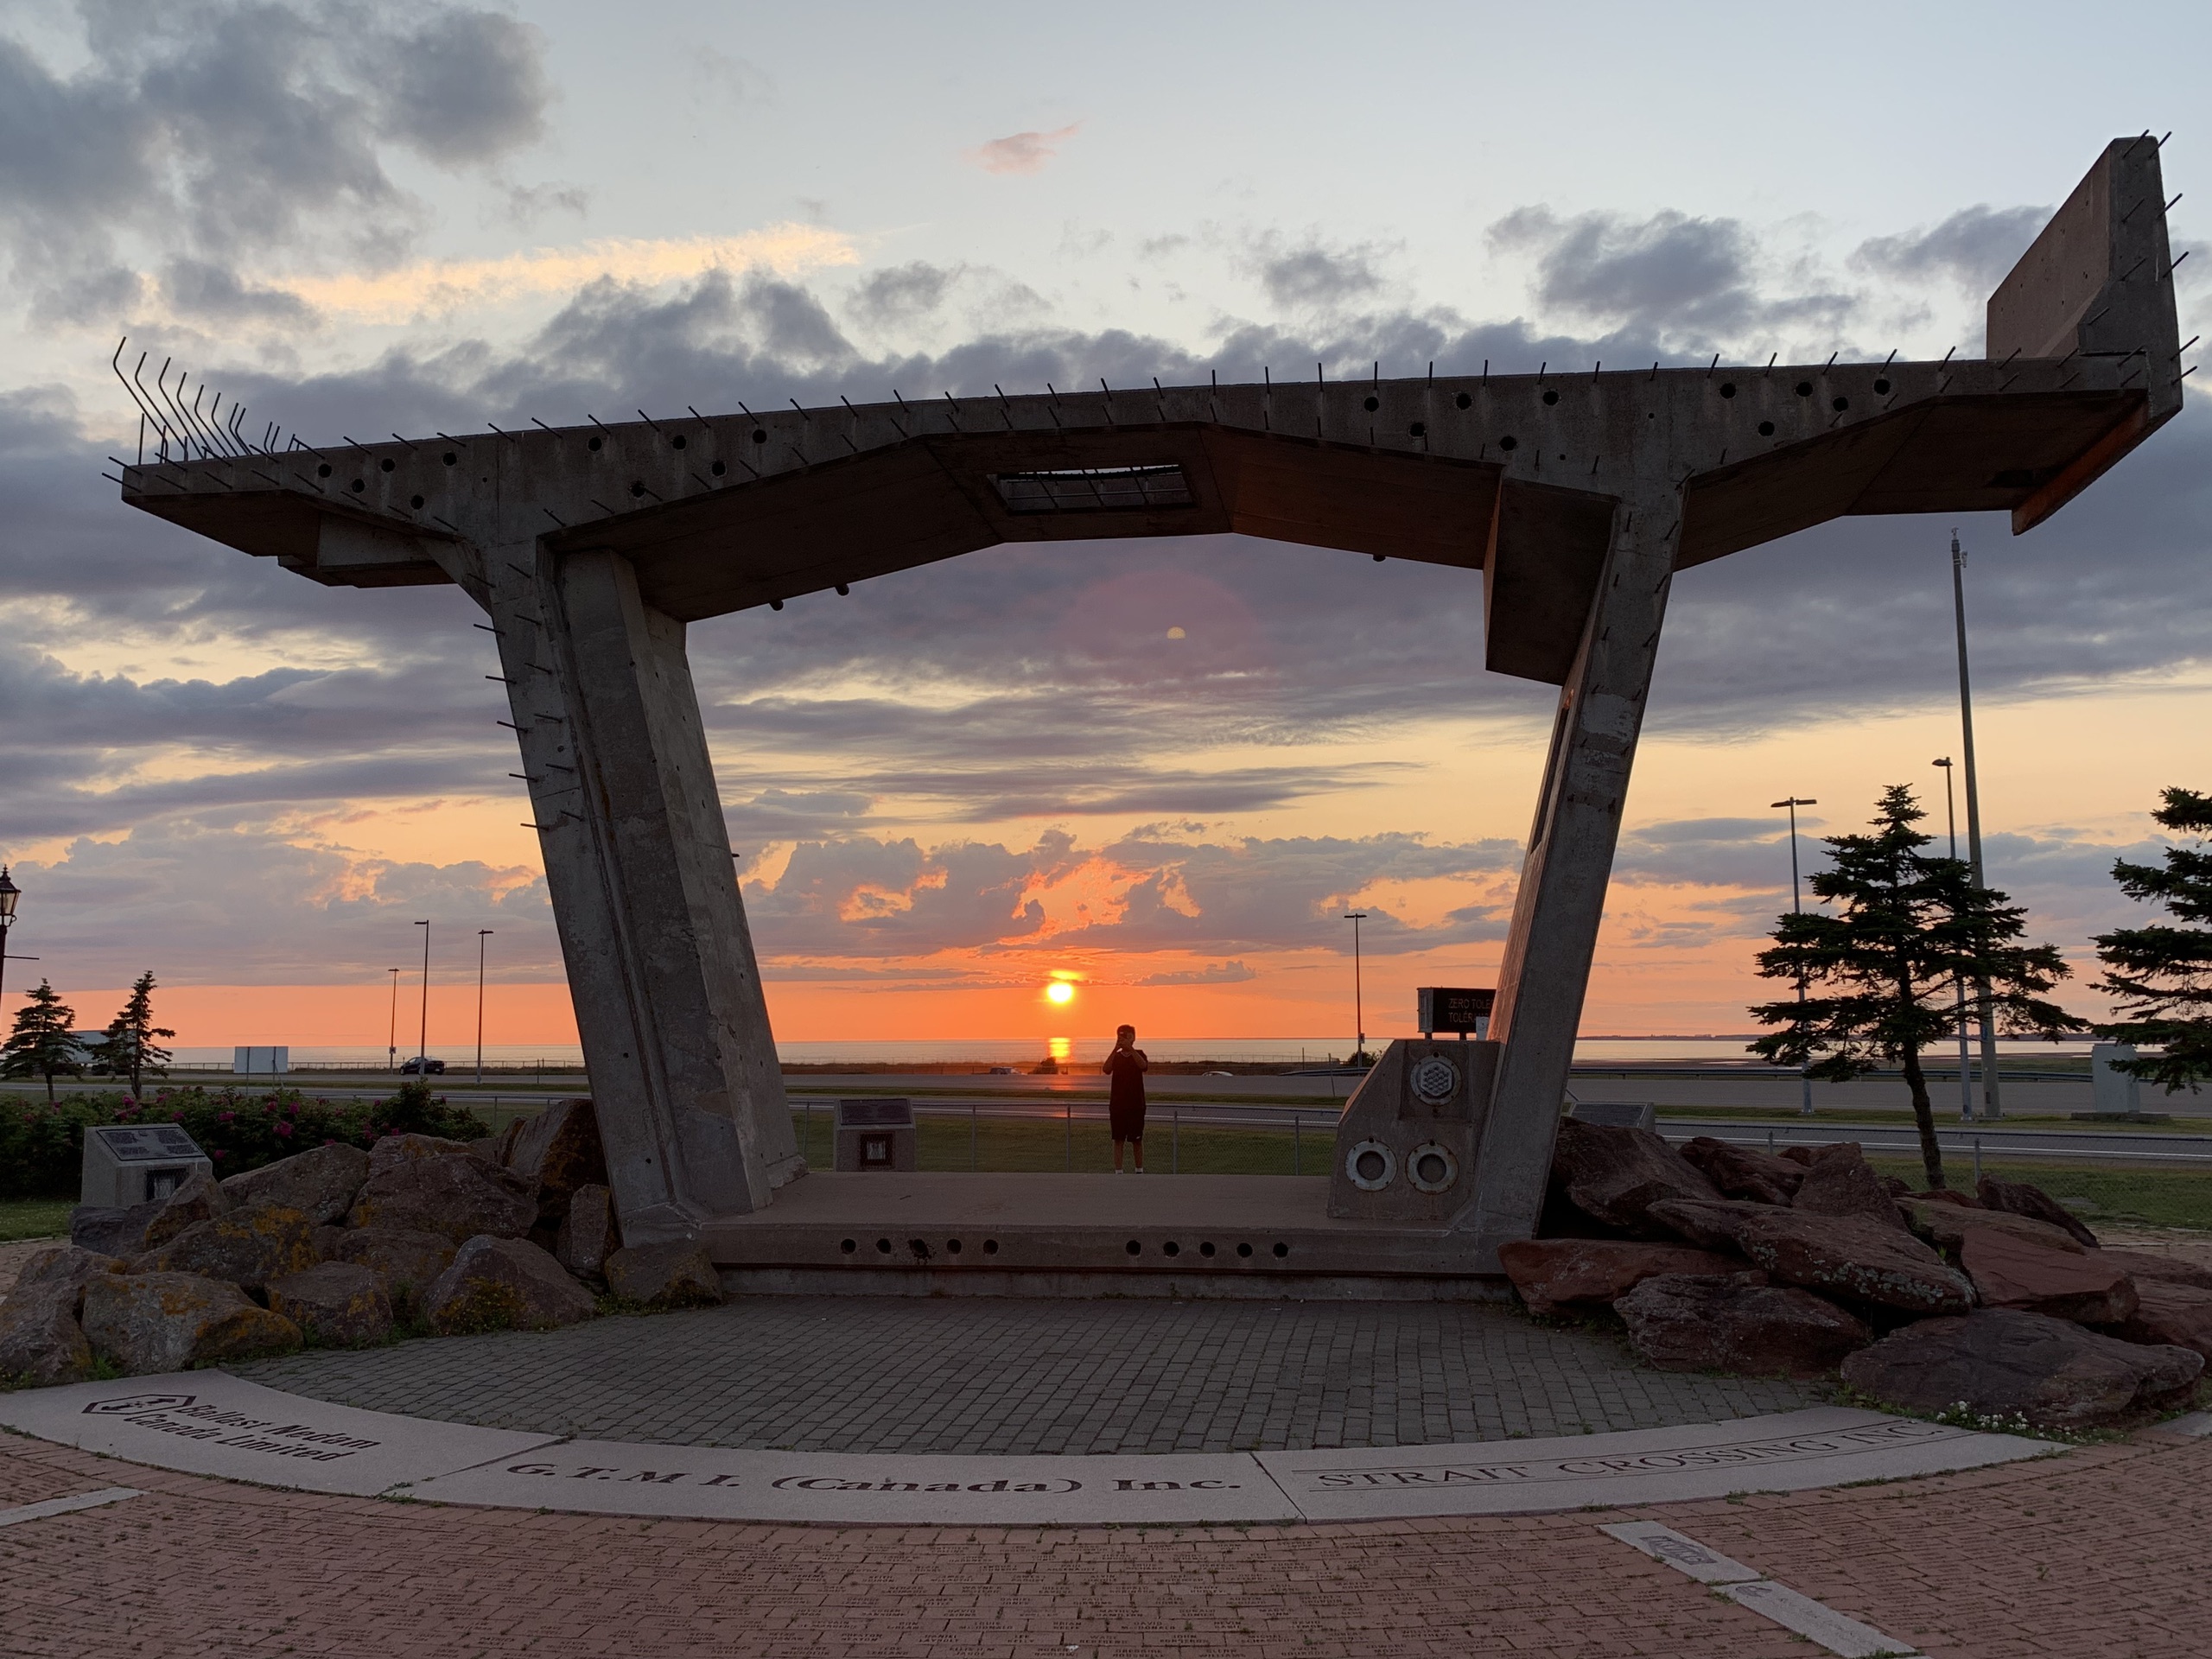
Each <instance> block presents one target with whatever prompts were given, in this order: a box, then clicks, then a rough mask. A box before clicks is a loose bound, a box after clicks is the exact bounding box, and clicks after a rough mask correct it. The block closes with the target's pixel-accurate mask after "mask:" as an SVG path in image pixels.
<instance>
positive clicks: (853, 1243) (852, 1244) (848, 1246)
mask: <svg viewBox="0 0 2212 1659" xmlns="http://www.w3.org/2000/svg"><path fill="white" fill-rule="evenodd" d="M837 1248H838V1249H841V1250H842V1251H843V1252H844V1253H845V1254H846V1255H851V1254H852V1253H853V1252H854V1251H855V1250H857V1249H860V1243H859V1241H858V1240H856V1239H850V1238H848V1239H844V1240H842V1241H841V1242H840V1243H839V1244H838V1246H837Z"/></svg>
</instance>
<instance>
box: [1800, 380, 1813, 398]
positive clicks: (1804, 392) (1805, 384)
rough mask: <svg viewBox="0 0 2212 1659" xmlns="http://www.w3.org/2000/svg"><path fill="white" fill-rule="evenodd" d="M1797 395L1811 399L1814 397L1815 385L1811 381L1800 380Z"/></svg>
mask: <svg viewBox="0 0 2212 1659" xmlns="http://www.w3.org/2000/svg"><path fill="white" fill-rule="evenodd" d="M1797 395H1798V396H1799V397H1811V396H1812V395H1813V383H1812V382H1811V381H1809V380H1800V381H1799V382H1798V383H1797Z"/></svg>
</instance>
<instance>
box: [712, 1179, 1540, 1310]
mask: <svg viewBox="0 0 2212 1659" xmlns="http://www.w3.org/2000/svg"><path fill="white" fill-rule="evenodd" d="M1328 1199H1329V1179H1328V1177H1326V1176H1319V1175H1159V1174H1147V1175H1135V1174H1128V1175H1050V1174H1044V1175H1007V1174H967V1173H870V1174H829V1173H816V1174H812V1175H809V1176H808V1177H807V1178H806V1179H804V1180H803V1181H798V1182H795V1183H793V1184H792V1185H790V1186H788V1187H786V1188H785V1189H784V1190H783V1191H782V1192H779V1194H777V1198H776V1202H775V1204H774V1205H772V1206H771V1207H770V1208H768V1209H766V1210H759V1211H753V1213H752V1214H750V1215H745V1216H730V1217H722V1218H721V1219H720V1220H717V1221H714V1222H711V1223H709V1224H708V1226H707V1229H706V1238H707V1244H708V1248H709V1250H710V1251H711V1252H712V1253H713V1255H714V1258H715V1262H716V1263H717V1264H718V1265H719V1266H721V1268H722V1270H723V1274H724V1277H725V1279H726V1280H727V1281H728V1282H729V1284H730V1285H731V1287H732V1288H734V1289H746V1290H753V1291H770V1290H790V1291H800V1290H816V1289H821V1288H824V1287H828V1286H829V1285H831V1284H836V1285H838V1286H841V1287H848V1288H852V1289H861V1288H866V1289H868V1290H872V1291H880V1292H887V1293H890V1294H931V1295H946V1294H951V1295H959V1294H969V1295H1014V1296H1020V1295H1037V1294H1045V1293H1046V1292H1048V1291H1049V1293H1050V1294H1098V1295H1119V1296H1126V1295H1138V1296H1240V1295H1309V1296H1311V1295H1322V1296H1358V1295H1370V1294H1371V1295H1384V1296H1389V1295H1393V1294H1395V1295H1406V1294H1419V1295H1421V1296H1433V1295H1436V1294H1451V1295H1453V1296H1455V1297H1473V1298H1483V1299H1486V1298H1490V1297H1493V1296H1500V1295H1503V1294H1505V1288H1504V1281H1503V1280H1500V1279H1497V1278H1496V1277H1494V1276H1492V1275H1494V1273H1495V1268H1494V1266H1491V1267H1490V1268H1489V1269H1488V1271H1487V1272H1485V1268H1484V1264H1483V1263H1482V1262H1480V1260H1479V1258H1478V1255H1477V1252H1476V1249H1475V1248H1474V1244H1473V1241H1471V1240H1470V1239H1468V1238H1466V1237H1465V1236H1453V1235H1452V1233H1451V1232H1450V1231H1448V1230H1446V1229H1445V1228H1442V1227H1391V1226H1378V1225H1377V1224H1375V1223H1373V1222H1371V1221H1365V1220H1349V1219H1344V1218H1340V1217H1332V1216H1331V1215H1330V1214H1329V1212H1328ZM856 1280H857V1281H864V1283H863V1282H856ZM1093 1281H1095V1282H1093ZM1395 1281H1405V1282H1403V1283H1396V1282H1395Z"/></svg>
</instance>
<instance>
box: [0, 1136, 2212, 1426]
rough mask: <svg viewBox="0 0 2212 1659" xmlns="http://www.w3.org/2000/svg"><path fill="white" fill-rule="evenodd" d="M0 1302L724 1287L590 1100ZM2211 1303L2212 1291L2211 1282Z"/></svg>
mask: <svg viewBox="0 0 2212 1659" xmlns="http://www.w3.org/2000/svg"><path fill="white" fill-rule="evenodd" d="M70 1240H71V1242H70V1243H68V1244H67V1245H65V1246H62V1247H60V1248H59V1249H50V1250H46V1251H42V1252H41V1253H40V1254H39V1255H35V1256H33V1257H32V1258H31V1259H30V1261H29V1263H27V1264H26V1265H25V1267H24V1268H23V1271H22V1274H21V1276H20V1277H19V1278H18V1279H17V1281H16V1286H15V1288H14V1289H13V1290H11V1291H10V1293H9V1294H8V1296H7V1298H6V1300H4V1301H0V1382H5V1383H16V1384H41V1385H43V1384H50V1383H75V1382H81V1381H83V1380H85V1379H86V1378H87V1377H89V1376H92V1375H93V1374H94V1370H95V1368H96V1366H98V1365H99V1364H102V1363H105V1364H106V1365H108V1366H111V1367H112V1368H114V1370H117V1371H119V1372H124V1373H142V1372H156V1371H175V1370H186V1369H188V1368H189V1367H192V1366H194V1365H205V1364H211V1363H216V1362H218V1361H221V1360H229V1359H245V1358H251V1357H257V1356H260V1355H266V1354H280V1353H286V1352H289V1351H291V1350H293V1349H296V1348H298V1347H300V1346H301V1345H302V1344H304V1343H311V1344H315V1345H317V1346H321V1347H361V1346H368V1345H372V1344H378V1343H383V1342H385V1341H388V1340H390V1339H391V1336H392V1334H393V1332H394V1330H395V1328H410V1327H411V1328H413V1329H416V1330H428V1331H429V1332H435V1333H437V1334H439V1335H457V1334H461V1333H463V1332H477V1331H491V1330H504V1329H511V1328H513V1329H523V1330H550V1329H551V1328H553V1327H554V1326H556V1325H573V1324H575V1323H576V1322H577V1321H578V1320H580V1319H590V1318H591V1317H592V1316H593V1314H594V1313H595V1312H596V1311H597V1298H596V1295H595V1292H596V1290H598V1289H599V1288H601V1287H606V1288H608V1289H610V1290H611V1291H612V1294H613V1295H614V1296H615V1297H616V1298H618V1299H619V1300H622V1301H625V1302H630V1303H634V1304H637V1305H639V1306H645V1307H651V1308H664V1307H689V1306H703V1305H707V1304H710V1303H714V1302H719V1301H720V1300H721V1299H722V1292H721V1281H720V1279H719V1277H718V1275H717V1274H716V1273H715V1268H714V1264H713V1262H711V1261H710V1260H709V1258H708V1255H707V1253H706V1249H705V1248H704V1247H703V1246H702V1245H697V1244H659V1245H647V1246H643V1247H639V1248H633V1249H624V1248H623V1247H622V1243H621V1238H620V1230H619V1228H618V1225H617V1224H616V1221H615V1217H614V1207H613V1202H612V1198H611V1196H610V1194H609V1192H608V1190H607V1160H606V1157H605V1155H604V1154H603V1153H602V1152H601V1148H600V1142H599V1128H598V1124H597V1122H596V1121H595V1120H594V1117H593V1116H592V1108H591V1103H590V1102H589V1101H588V1100H569V1101H563V1102H560V1103H558V1104H556V1105H554V1106H552V1107H550V1108H549V1109H547V1110H546V1111H544V1112H543V1113H542V1114H540V1115H539V1116H537V1117H535V1118H528V1119H524V1120H522V1121H520V1122H518V1123H516V1124H515V1125H513V1126H512V1128H510V1129H509V1130H508V1131H507V1133H506V1134H505V1135H499V1136H493V1137H487V1138H486V1139H485V1140H483V1141H471V1142H467V1143H464V1142H461V1141H441V1140H438V1139H435V1137H433V1136H430V1135H390V1136H387V1137H386V1138H385V1139H384V1140H382V1141H378V1142H377V1144H376V1146H375V1147H373V1148H372V1150H370V1151H368V1152H363V1151H361V1150H359V1148H358V1147H347V1146H338V1145H332V1146H326V1147H315V1149H314V1150H312V1151H309V1152H303V1153H300V1154H297V1155H296V1156H294V1157H291V1158H287V1159H284V1160H283V1161H282V1162H279V1163H274V1164H270V1165H268V1166H265V1167H264V1168H261V1169H256V1170H250V1171H247V1172H246V1173H244V1174H240V1175H233V1176H232V1177H231V1178H230V1179H227V1180H225V1181H220V1182H218V1181H215V1180H213V1179H210V1178H209V1177H207V1176H206V1175H204V1174H202V1175H195V1176H194V1177H193V1179H190V1180H189V1181H188V1182H187V1183H186V1184H185V1185H183V1186H182V1187H181V1188H179V1189H178V1191H177V1192H175V1193H174V1194H173V1195H172V1196H171V1197H169V1198H167V1199H165V1200H162V1201H159V1202H156V1203H154V1204H148V1205H136V1206H133V1207H131V1208H130V1209H123V1210H101V1209H92V1208H79V1210H78V1211H76V1212H75V1213H74V1214H73V1216H72V1217H71V1222H70ZM2207 1300H2208V1301H2212V1294H2208V1296H2207Z"/></svg>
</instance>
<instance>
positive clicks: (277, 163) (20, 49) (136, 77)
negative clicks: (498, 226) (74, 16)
mask: <svg viewBox="0 0 2212 1659" xmlns="http://www.w3.org/2000/svg"><path fill="white" fill-rule="evenodd" d="M78 12H79V17H80V19H81V22H82V25H83V29H84V39H85V45H86V57H87V60H86V62H85V63H84V64H83V66H82V67H78V68H76V69H74V70H73V71H66V72H65V71H61V70H58V69H56V68H54V67H51V66H50V65H48V64H47V63H44V62H42V61H41V60H39V59H38V58H37V57H35V55H34V54H32V53H31V52H30V50H29V48H26V47H25V45H24V44H23V43H22V41H20V40H16V39H6V38H0V238H4V241H5V243H6V245H7V246H8V248H9V251H10V255H11V257H12V259H13V262H14V264H15V267H16V274H17V277H18V279H19V281H21V282H22V283H25V284H27V285H29V286H31V287H33V288H35V290H36V291H37V292H38V293H39V295H41V296H42V297H43V299H44V302H45V305H46V308H47V309H48V310H49V311H57V310H58V311H62V312H67V313H68V314H70V315H78V316H90V315H97V311H98V308H99V306H100V305H102V304H104V303H108V302H112V300H113V299H115V298H118V297H121V298H126V299H127V298H129V297H131V296H129V295H128V294H126V293H125V289H124V284H123V283H120V282H119V281H118V277H117V273H118V270H123V269H125V268H127V263H128V261H129V260H130V246H131V245H134V244H136V245H143V246H144V247H146V248H149V249H152V250H154V251H156V253H157V254H159V255H166V256H170V257H179V256H188V257H192V258H194V259H198V260H201V261H205V262H209V263H214V262H223V263H226V264H237V263H239V262H241V261H242V260H245V259H250V258H251V257H252V256H253V255H255V254H256V253H259V252H265V251H270V250H272V249H276V248H279V247H283V246H284V245H288V244H289V243H290V242H292V241H293V240H294V239H295V238H296V237H297V235H298V234H299V233H300V232H301V231H302V228H303V226H306V225H308V224H309V223H313V224H315V225H318V226H324V227H326V229H327V230H328V231H329V232H331V233H333V234H334V235H335V236H336V237H338V238H340V240H341V241H347V242H350V243H352V244H353V245H354V246H355V248H356V250H357V251H359V252H363V253H366V254H368V255H371V256H375V255H379V254H381V255H385V256H389V255H391V254H392V253H395V252H397V251H398V249H399V247H400V246H402V245H404V242H405V240H406V239H407V238H408V237H409V235H410V233H411V231H412V228H413V226H414V225H415V223H416V220H417V219H418V218H419V209H418V208H417V207H416V204H414V203H413V202H412V201H411V200H410V198H409V197H408V196H407V195H406V194H405V192H404V190H402V189H401V188H400V187H399V186H398V185H397V183H396V182H395V181H393V179H392V177H391V174H390V173H389V171H388V170H387V168H386V167H385V160H384V151H385V149H386V148H387V147H389V148H391V149H403V150H412V151H414V152H416V154H419V155H421V156H424V157H426V158H427V159H429V160H430V161H432V162H435V163H437V164H439V165H441V166H445V167H465V166H470V165H474V164H478V163H482V162H490V161H493V160H495V159H497V158H498V157H499V156H503V155H505V154H507V153H509V152H510V151H512V149H515V148H517V147H518V146H519V145H522V144H524V143H529V142H530V141H531V139H533V138H534V137H536V136H537V133H538V131H539V130H540V128H541V125H542V118H543V109H544V106H545V104H546V101H547V99H548V97H549V95H550V94H549V89H548V87H547V85H546V82H545V79H544V75H543V69H542V67H541V66H540V61H539V54H540V42H539V41H538V39H537V34H536V31H535V30H532V29H530V28H528V26H526V25H524V24H522V23H519V22H516V21H515V20H514V19H512V18H510V17H507V16H504V15H502V14H499V13H496V12H490V11H484V10H475V9H473V8H467V7H463V6H448V5H435V4H431V5H425V6H421V7H417V8H411V9H409V10H398V9H395V8H382V9H370V8H363V7H354V6H346V5H337V6H323V7H308V6H304V5H296V4H289V3H281V0H183V3H180V4H175V5H166V6H160V7H149V6H144V5H141V4H136V3H130V0H80V3H79V7H78ZM95 290H97V293H96V292H95Z"/></svg>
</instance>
